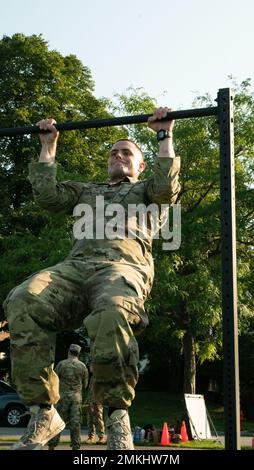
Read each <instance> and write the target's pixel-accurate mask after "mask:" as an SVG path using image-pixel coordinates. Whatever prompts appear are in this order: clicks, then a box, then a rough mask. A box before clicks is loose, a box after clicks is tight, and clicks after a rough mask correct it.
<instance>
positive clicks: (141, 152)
mask: <svg viewBox="0 0 254 470" xmlns="http://www.w3.org/2000/svg"><path fill="white" fill-rule="evenodd" d="M117 142H131V143H132V144H133V145H135V147H136V148H137V149H138V150H139V152H140V154H141V157H142V161H144V160H145V159H144V153H143V151H142V150H141V148H140V147H139V145H138V144H137V143H136V142H134V140H132V139H118V140H116V141H115V144H116V143H117Z"/></svg>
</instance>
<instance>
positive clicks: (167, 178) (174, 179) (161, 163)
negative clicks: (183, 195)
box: [145, 156, 180, 204]
mask: <svg viewBox="0 0 254 470" xmlns="http://www.w3.org/2000/svg"><path fill="white" fill-rule="evenodd" d="M179 171H180V157H175V158H170V157H168V158H167V157H159V156H157V157H156V160H155V163H154V169H153V175H152V176H151V177H150V178H148V179H147V181H146V183H145V192H146V196H147V199H148V201H149V202H154V203H156V204H173V203H174V202H175V201H176V198H177V195H178V193H179V191H180V183H179Z"/></svg>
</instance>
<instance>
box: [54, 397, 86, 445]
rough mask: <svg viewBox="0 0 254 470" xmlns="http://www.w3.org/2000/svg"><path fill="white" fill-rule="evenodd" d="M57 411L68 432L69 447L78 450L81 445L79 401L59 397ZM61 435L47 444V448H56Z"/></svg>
mask: <svg viewBox="0 0 254 470" xmlns="http://www.w3.org/2000/svg"><path fill="white" fill-rule="evenodd" d="M57 411H58V413H59V414H60V416H61V418H62V419H63V420H64V422H65V424H66V426H67V427H68V428H69V430H70V436H71V447H72V448H73V449H75V450H78V449H80V445H81V420H82V413H81V401H77V400H76V399H75V398H73V397H72V396H70V395H63V396H61V398H60V400H59V402H58V403H57ZM60 436H61V433H60V434H58V435H57V436H55V437H54V438H53V439H51V440H50V441H49V442H48V444H47V445H48V446H49V447H56V446H57V445H58V444H59V441H60Z"/></svg>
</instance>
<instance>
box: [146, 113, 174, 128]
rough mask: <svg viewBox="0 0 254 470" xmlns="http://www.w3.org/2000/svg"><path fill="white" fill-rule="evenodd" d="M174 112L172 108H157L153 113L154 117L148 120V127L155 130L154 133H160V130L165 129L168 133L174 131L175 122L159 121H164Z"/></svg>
mask: <svg viewBox="0 0 254 470" xmlns="http://www.w3.org/2000/svg"><path fill="white" fill-rule="evenodd" d="M170 111H172V109H171V108H167V107H165V108H156V109H155V110H154V112H153V115H152V116H151V117H149V118H148V127H150V129H153V131H155V132H158V131H159V130H160V129H165V130H166V131H172V130H173V127H174V123H175V121H174V120H171V121H160V122H158V119H162V118H164V117H166V116H167V113H169V112H170Z"/></svg>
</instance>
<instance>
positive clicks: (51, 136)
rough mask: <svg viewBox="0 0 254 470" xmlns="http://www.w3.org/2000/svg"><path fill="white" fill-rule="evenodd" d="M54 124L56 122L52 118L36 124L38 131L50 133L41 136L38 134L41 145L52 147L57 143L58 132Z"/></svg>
mask: <svg viewBox="0 0 254 470" xmlns="http://www.w3.org/2000/svg"><path fill="white" fill-rule="evenodd" d="M54 124H56V121H55V119H53V118H48V119H42V120H41V121H39V122H37V123H36V126H38V127H39V128H40V129H42V130H45V131H46V130H48V131H50V132H46V133H43V134H39V136H40V140H41V143H42V144H53V145H54V144H56V143H57V139H58V137H59V132H58V131H57V129H56V128H55V126H54Z"/></svg>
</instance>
